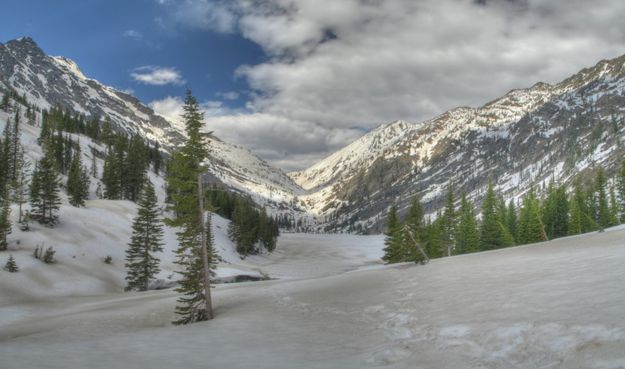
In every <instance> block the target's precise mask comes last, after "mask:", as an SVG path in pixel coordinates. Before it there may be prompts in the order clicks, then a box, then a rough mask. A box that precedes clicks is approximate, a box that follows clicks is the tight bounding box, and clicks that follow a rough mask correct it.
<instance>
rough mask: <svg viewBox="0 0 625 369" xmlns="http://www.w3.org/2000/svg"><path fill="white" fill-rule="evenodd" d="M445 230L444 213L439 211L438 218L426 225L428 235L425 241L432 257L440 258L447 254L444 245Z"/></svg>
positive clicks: (427, 250)
mask: <svg viewBox="0 0 625 369" xmlns="http://www.w3.org/2000/svg"><path fill="white" fill-rule="evenodd" d="M443 231H444V223H443V214H442V213H441V212H438V214H437V216H436V220H434V221H433V222H430V223H429V224H428V225H427V226H426V233H427V237H426V242H425V252H426V253H427V254H428V256H429V257H430V259H435V258H440V257H443V256H444V255H445V254H444V251H445V250H444V247H443Z"/></svg>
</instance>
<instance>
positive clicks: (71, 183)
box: [66, 149, 89, 207]
mask: <svg viewBox="0 0 625 369" xmlns="http://www.w3.org/2000/svg"><path fill="white" fill-rule="evenodd" d="M81 158H82V155H81V153H80V149H77V150H76V152H75V153H74V156H73V158H72V163H71V165H70V167H69V172H68V174H67V186H66V187H67V195H68V196H69V203H70V204H71V205H72V206H76V207H81V206H85V200H86V199H87V198H88V197H89V174H88V173H87V168H85V167H84V166H83V165H82V159H81Z"/></svg>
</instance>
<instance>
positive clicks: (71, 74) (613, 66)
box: [0, 38, 625, 232]
mask: <svg viewBox="0 0 625 369" xmlns="http://www.w3.org/2000/svg"><path fill="white" fill-rule="evenodd" d="M624 63H625V56H622V57H619V58H616V59H612V60H605V61H601V62H600V63H598V64H597V65H595V66H594V67H592V68H588V69H584V70H582V71H580V72H579V73H577V74H575V75H574V76H572V77H570V78H568V79H566V80H564V81H562V82H561V83H559V84H556V85H548V84H545V83H537V84H536V85H534V86H532V87H531V88H528V89H521V90H514V91H511V92H509V93H508V94H506V95H505V96H503V97H501V98H499V99H496V100H494V101H492V102H489V103H487V104H485V105H484V106H482V107H479V108H470V107H460V108H456V109H453V110H450V111H448V112H446V113H444V114H441V115H440V116H438V117H435V118H434V119H431V120H428V121H425V122H419V123H416V122H404V121H396V122H393V123H390V124H387V125H383V126H381V127H379V128H377V129H375V130H373V131H371V132H369V133H368V134H366V135H364V136H363V137H361V138H360V139H358V140H356V141H355V142H353V143H352V144H350V145H348V146H347V147H345V148H344V149H342V150H339V151H338V152H336V153H334V154H332V155H331V156H329V157H328V158H326V159H324V160H322V161H320V162H319V163H317V164H315V165H313V166H312V167H310V168H308V169H306V170H304V171H301V172H297V173H291V174H290V175H288V176H287V175H286V174H285V173H284V172H283V171H282V170H280V169H277V168H274V167H272V166H271V165H269V164H268V163H266V162H265V161H263V160H262V159H260V158H259V157H257V156H255V155H254V154H253V153H251V152H250V151H248V150H246V149H244V148H241V147H238V146H235V145H231V144H228V143H226V142H223V141H221V140H219V139H217V138H215V139H214V140H213V141H212V144H211V155H212V156H211V160H210V163H209V166H210V168H209V169H210V170H209V171H210V172H211V173H212V174H213V176H212V177H211V178H212V180H214V182H216V183H220V184H223V185H225V186H227V187H229V188H231V189H234V190H236V191H239V192H242V193H245V194H248V195H250V196H251V197H252V198H253V199H254V200H255V201H256V202H257V203H259V204H261V205H263V206H267V208H268V211H269V212H272V213H288V214H290V216H293V217H295V218H299V219H306V222H307V223H309V224H310V223H313V224H314V223H315V222H316V223H317V224H319V225H320V226H319V228H321V229H323V230H327V231H345V230H351V231H362V232H375V231H380V230H381V228H382V227H383V223H384V217H385V213H386V211H387V209H388V205H389V204H390V203H391V202H392V201H397V202H398V203H399V207H400V210H405V209H406V207H407V205H408V204H409V202H410V201H411V198H412V197H414V196H419V197H421V198H422V200H423V202H424V205H425V209H426V211H427V212H428V213H429V214H435V212H436V211H437V210H438V209H439V208H440V206H441V204H442V201H441V195H442V193H443V190H444V188H445V187H446V186H447V185H448V184H449V183H452V184H453V185H454V186H455V187H456V188H457V189H459V190H460V189H462V190H465V191H467V193H468V196H469V198H470V199H471V200H473V201H474V202H476V203H478V202H479V200H480V199H481V196H482V194H483V190H484V187H485V186H486V184H487V181H488V179H489V178H493V179H494V180H495V181H496V186H497V189H498V190H499V191H501V192H502V193H503V194H504V195H505V197H506V199H513V198H518V197H519V196H521V195H522V194H523V193H524V192H525V191H526V190H527V189H528V188H529V187H530V186H533V185H541V184H542V183H543V182H544V181H546V180H549V179H551V178H553V179H555V180H559V181H561V182H567V181H569V180H571V179H572V178H573V177H575V176H577V175H578V174H580V173H584V172H585V171H589V170H593V168H595V167H596V166H597V165H602V166H604V167H605V168H606V169H607V170H608V173H610V172H613V171H614V170H615V168H616V165H617V162H618V161H619V160H620V158H621V157H622V156H623V155H624V154H625V149H624V148H623V146H622V145H621V142H622V141H623V140H625V123H623V119H624V117H625V114H624V111H625V98H623V91H625V68H624ZM2 86H9V87H11V88H13V89H15V90H16V91H17V92H18V93H19V94H20V95H21V94H24V95H25V96H26V98H27V99H28V100H29V101H31V102H32V103H35V104H36V105H37V106H39V107H40V108H47V107H49V106H51V105H61V106H63V107H65V108H67V109H72V110H74V111H76V112H82V113H84V114H86V115H92V116H101V117H107V118H109V119H111V121H112V122H113V123H114V124H115V125H116V126H117V127H118V128H119V129H121V130H125V131H128V132H136V133H139V134H141V135H142V136H143V137H146V138H148V139H150V140H153V141H158V142H159V143H161V145H162V147H163V148H164V149H166V150H167V149H169V148H171V147H173V146H175V145H176V143H178V142H180V140H181V138H182V137H183V135H182V130H181V128H182V127H181V126H180V125H179V124H177V123H175V122H170V121H168V120H167V119H166V118H164V117H162V116H159V115H157V114H155V113H154V111H152V109H150V108H149V107H147V106H145V105H143V104H141V103H140V102H139V101H138V100H137V99H136V98H134V97H132V96H130V95H127V94H125V93H122V92H120V91H117V90H115V89H113V88H111V87H107V86H104V85H102V84H101V83H99V82H97V81H95V80H93V79H90V78H88V77H86V76H85V75H84V74H83V73H82V72H81V71H80V69H79V68H78V66H77V65H76V64H75V63H74V62H72V61H71V60H69V59H66V58H62V57H50V56H47V55H45V53H44V52H43V51H42V50H41V49H40V48H39V47H38V46H37V45H36V44H35V43H34V41H33V40H32V39H30V38H22V39H19V40H14V41H10V42H7V43H6V44H4V45H0V88H2ZM0 93H1V92H0Z"/></svg>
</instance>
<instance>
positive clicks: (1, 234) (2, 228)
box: [0, 189, 12, 251]
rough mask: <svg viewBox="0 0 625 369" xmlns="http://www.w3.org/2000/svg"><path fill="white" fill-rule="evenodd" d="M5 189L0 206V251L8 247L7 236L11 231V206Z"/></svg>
mask: <svg viewBox="0 0 625 369" xmlns="http://www.w3.org/2000/svg"><path fill="white" fill-rule="evenodd" d="M9 205H10V201H9V194H8V192H7V190H6V189H5V191H4V196H2V207H1V208H0V251H2V250H6V249H7V247H8V245H9V244H8V242H7V236H8V235H9V234H10V233H11V231H12V227H11V207H10V206H9Z"/></svg>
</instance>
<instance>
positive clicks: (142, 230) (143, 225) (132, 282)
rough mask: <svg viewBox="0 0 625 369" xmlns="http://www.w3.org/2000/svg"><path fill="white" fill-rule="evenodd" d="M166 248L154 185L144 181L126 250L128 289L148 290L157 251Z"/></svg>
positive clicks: (157, 264) (157, 269) (157, 268)
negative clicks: (164, 246)
mask: <svg viewBox="0 0 625 369" xmlns="http://www.w3.org/2000/svg"><path fill="white" fill-rule="evenodd" d="M162 251H163V226H162V224H161V220H160V217H159V210H158V203H157V199H156V194H155V193H154V187H152V184H151V183H150V181H149V180H147V181H146V182H145V185H144V186H143V191H142V192H141V197H140V199H139V211H138V213H137V216H136V217H135V219H134V221H133V224H132V237H131V238H130V243H129V244H128V249H127V250H126V264H125V266H126V271H127V274H126V280H127V281H128V285H127V286H126V290H139V291H146V290H147V289H148V286H149V283H150V280H151V279H153V278H154V277H155V276H156V275H157V274H158V272H159V271H160V269H159V263H160V260H159V259H158V258H157V257H156V256H155V255H154V254H155V253H157V252H162Z"/></svg>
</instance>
